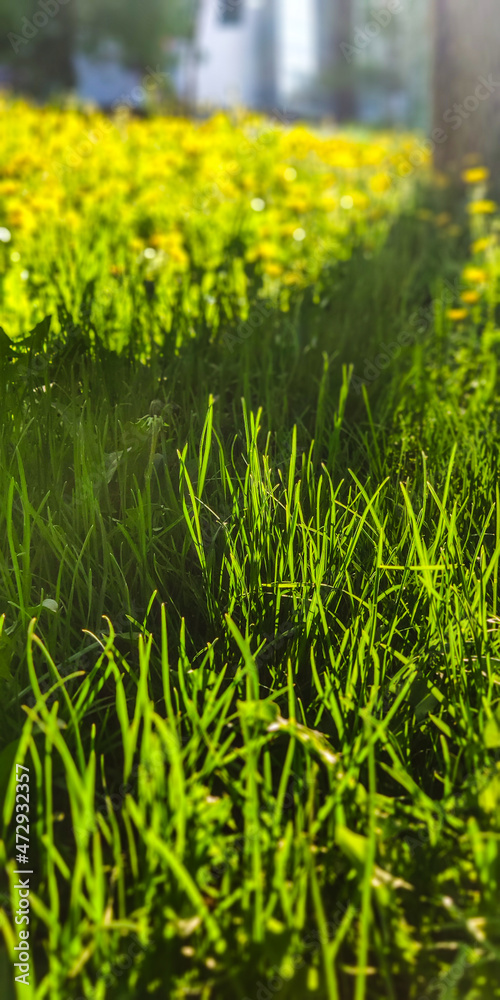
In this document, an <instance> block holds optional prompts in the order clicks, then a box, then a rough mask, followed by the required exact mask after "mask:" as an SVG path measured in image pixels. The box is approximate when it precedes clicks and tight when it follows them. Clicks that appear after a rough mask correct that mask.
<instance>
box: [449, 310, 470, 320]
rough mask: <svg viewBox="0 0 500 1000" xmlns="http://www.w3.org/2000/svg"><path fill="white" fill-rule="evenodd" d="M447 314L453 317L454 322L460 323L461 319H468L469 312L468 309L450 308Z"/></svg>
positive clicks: (450, 317)
mask: <svg viewBox="0 0 500 1000" xmlns="http://www.w3.org/2000/svg"><path fill="white" fill-rule="evenodd" d="M446 315H447V317H448V319H451V320H453V321H454V322H456V323H459V322H460V321H461V320H463V319H467V316H468V315H469V313H468V311H467V309H448V312H447V313H446Z"/></svg>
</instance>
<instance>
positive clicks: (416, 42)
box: [0, 0, 432, 128]
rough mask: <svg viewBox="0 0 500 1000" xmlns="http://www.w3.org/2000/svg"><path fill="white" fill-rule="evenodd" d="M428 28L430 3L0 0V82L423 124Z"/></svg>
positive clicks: (107, 100) (86, 94)
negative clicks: (151, 77) (152, 79)
mask: <svg viewBox="0 0 500 1000" xmlns="http://www.w3.org/2000/svg"><path fill="white" fill-rule="evenodd" d="M431 34H432V33H431V27H430V2H429V0H385V2H383V3H378V4H377V6H376V7H374V5H373V4H371V3H369V2H368V0H142V2H141V3H137V2H136V0H0V85H3V86H9V87H10V88H13V89H15V90H17V91H20V92H23V93H26V94H30V95H31V96H32V97H35V98H36V99H40V100H44V99H46V98H47V97H49V96H52V97H55V96H59V95H61V94H63V93H65V92H71V93H73V94H75V95H77V96H78V97H79V98H81V99H82V100H85V101H93V102H95V103H96V104H98V105H100V106H102V107H104V108H107V107H111V106H112V105H113V104H114V103H115V102H117V101H119V100H121V99H123V98H124V96H129V95H131V96H130V102H131V104H132V105H133V106H135V107H138V108H140V107H141V106H142V105H143V104H144V103H145V98H144V97H142V96H141V95H140V93H139V91H138V90H136V91H135V88H138V87H139V86H140V82H141V79H142V78H143V77H144V75H145V73H146V72H148V69H147V67H150V68H151V67H154V68H155V69H158V70H159V71H160V72H165V74H166V75H165V77H164V85H163V88H162V89H163V93H162V95H161V96H162V99H163V101H164V102H170V105H171V110H179V109H188V110H190V111H191V112H193V111H196V112H198V113H202V114H203V113H206V112H207V111H208V110H209V109H211V108H214V107H223V108H231V107H235V106H241V105H245V106H246V107H252V108H257V109H261V110H265V111H276V109H281V110H282V111H283V112H284V113H289V114H291V115H294V116H301V117H304V116H307V117H310V118H312V119H321V118H325V117H326V118H330V117H333V118H335V119H337V120H339V121H345V120H354V119H356V120H359V121H366V122H370V123H373V124H383V125H387V124H391V125H394V124H397V125H405V126H409V127H412V128H414V127H421V128H425V127H426V126H427V125H428V124H429V121H430V94H431ZM134 91H135V96H134Z"/></svg>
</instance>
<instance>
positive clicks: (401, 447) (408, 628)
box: [0, 217, 500, 1000]
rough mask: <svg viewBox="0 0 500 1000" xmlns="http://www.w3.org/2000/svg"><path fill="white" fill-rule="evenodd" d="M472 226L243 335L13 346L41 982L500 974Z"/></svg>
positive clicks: (22, 653)
mask: <svg viewBox="0 0 500 1000" xmlns="http://www.w3.org/2000/svg"><path fill="white" fill-rule="evenodd" d="M445 245H447V244H444V243H443V241H442V239H441V238H440V237H439V236H438V235H433V234H432V232H431V230H430V228H429V227H428V226H427V224H424V223H418V222H417V221H416V220H415V218H414V217H407V218H403V219H401V220H400V222H399V223H398V225H397V226H396V227H395V229H394V231H393V233H392V235H391V237H390V239H389V240H388V242H387V243H386V245H385V246H384V248H383V249H382V250H381V251H380V253H379V254H378V256H377V258H376V259H374V260H372V261H370V260H366V258H365V257H364V256H363V254H362V253H360V254H359V255H358V256H355V257H354V259H353V260H352V261H351V262H350V264H349V267H348V268H347V269H346V270H345V272H344V273H343V272H342V271H341V270H338V269H337V270H335V271H333V272H332V274H331V276H330V279H331V280H330V282H329V283H328V281H327V280H326V278H325V281H324V284H325V288H328V287H329V291H328V293H325V295H324V298H323V299H322V300H321V302H314V301H313V299H312V298H310V299H309V298H308V296H307V294H306V295H305V296H304V298H303V299H302V301H300V302H298V303H297V309H296V311H295V313H294V312H293V311H292V312H291V313H290V314H289V316H288V318H286V317H285V318H284V317H283V315H282V314H279V313H276V314H275V315H274V314H271V315H270V316H269V317H268V319H267V320H266V322H264V323H262V324H261V325H260V326H259V327H257V328H256V329H255V331H254V333H253V334H252V336H250V337H248V338H247V339H246V340H245V342H244V344H243V345H242V346H241V347H240V348H238V350H233V351H231V350H229V349H228V347H227V346H225V345H224V343H223V342H221V341H217V340H214V341H213V342H211V343H208V342H207V344H206V345H205V352H204V353H203V355H202V354H201V352H200V346H199V344H197V343H196V342H195V341H193V342H191V343H186V344H185V345H184V346H183V347H182V349H181V351H180V352H179V354H178V355H177V356H176V357H172V358H170V359H168V361H166V359H165V358H162V357H161V356H155V357H153V358H152V359H151V361H150V363H149V364H148V365H145V364H144V365H139V364H137V363H133V361H132V360H128V359H127V358H126V357H117V356H114V355H112V354H111V353H108V352H106V351H105V350H104V349H103V348H100V347H98V346H96V345H94V348H93V349H92V350H90V351H89V352H87V351H84V350H83V348H82V350H81V352H80V353H78V352H73V353H72V354H71V353H70V352H69V348H68V341H65V340H64V337H62V338H61V341H60V342H59V343H57V344H55V343H54V341H51V339H50V334H49V330H48V327H47V328H40V329H39V330H38V334H37V336H38V337H39V340H38V341H37V346H38V345H39V347H40V349H39V350H37V351H36V352H35V353H36V354H37V356H39V355H42V356H43V358H44V359H45V366H44V367H43V368H42V367H40V370H39V371H38V372H37V371H36V366H34V365H33V364H31V365H30V364H29V363H28V360H27V359H28V358H29V354H28V355H26V350H28V348H26V350H25V352H24V354H23V352H22V351H20V352H18V353H19V354H20V356H19V357H17V356H16V357H13V358H11V359H10V360H9V357H8V352H7V349H6V353H5V355H4V357H3V366H2V372H1V376H0V377H1V378H2V380H3V382H2V389H3V391H2V396H1V407H2V423H1V431H0V477H1V481H0V496H1V497H2V502H1V504H0V538H1V539H2V541H1V544H0V580H1V592H2V595H3V601H4V608H3V609H2V610H4V611H5V617H4V619H3V627H2V632H1V636H0V667H1V672H2V676H3V698H2V705H1V709H0V711H1V716H2V726H1V732H2V746H3V749H2V755H1V756H0V783H3V790H4V810H3V841H2V845H1V850H2V861H3V865H4V871H5V875H6V881H5V895H4V906H3V907H2V909H1V910H0V919H1V922H2V929H3V934H4V939H5V943H6V949H5V952H4V953H3V959H2V961H3V966H2V968H3V969H6V968H7V966H8V963H9V961H10V960H11V959H12V955H13V951H12V948H13V944H14V926H15V925H14V924H13V913H12V905H13V904H15V901H16V897H15V893H14V891H13V889H12V886H13V884H14V881H15V876H14V875H13V869H14V862H13V860H12V858H13V852H14V847H13V843H14V839H13V822H12V814H13V806H14V798H13V794H14V785H13V776H12V759H13V756H15V759H16V760H17V761H18V762H26V763H27V764H28V765H29V767H30V771H31V775H32V778H31V780H32V783H33V785H34V786H35V787H36V794H35V796H34V805H33V807H32V814H31V823H32V827H31V850H32V860H33V865H32V867H33V868H34V870H35V871H36V873H37V874H36V888H35V891H34V894H33V896H32V918H33V924H32V926H33V933H34V954H35V961H34V966H35V969H36V973H35V975H34V977H33V981H34V985H33V987H32V990H31V995H32V996H33V997H37V998H42V997H50V998H51V1000H52V998H53V1000H70V998H74V1000H77V998H80V997H87V998H92V1000H105V998H110V1000H122V998H128V997H132V996H134V997H141V998H142V997H147V996H152V997H166V996H168V997H169V998H172V1000H176V998H179V1000H180V998H181V997H189V996H193V997H202V998H203V1000H208V998H210V1000H226V998H228V1000H229V998H233V997H240V998H241V1000H243V998H248V1000H254V998H255V1000H264V998H266V1000H268V998H269V997H270V996H277V997H279V998H280V1000H281V998H283V1000H292V998H294V1000H295V998H298V997H311V1000H312V998H315V997H316V998H318V1000H319V998H321V1000H323V998H324V1000H351V998H352V1000H375V998H377V1000H380V998H384V1000H406V998H408V1000H418V998H420V997H431V996H432V995H433V991H435V990H437V989H439V990H440V995H441V996H442V997H443V996H447V997H449V998H451V997H453V996H460V997H466V998H467V1000H486V998H490V997H495V996H500V988H499V985H498V984H499V982H500V935H499V930H500V928H499V924H498V915H497V908H498V907H497V902H498V891H499V886H498V882H499V878H500V851H499V836H500V827H499V819H498V817H499V810H498V806H499V801H500V771H499V751H500V700H499V694H498V688H499V684H500V673H499V670H498V663H499V661H500V655H499V649H500V638H499V629H498V623H499V619H498V607H497V604H498V560H499V557H500V519H499V515H498V476H497V458H496V454H497V445H498V421H497V412H496V411H497V397H498V387H497V365H496V358H497V350H498V338H497V335H496V332H495V331H496V327H495V323H494V317H493V313H492V312H490V313H488V315H487V316H483V314H481V319H479V316H478V318H477V321H473V319H472V318H471V320H470V321H469V322H468V323H467V324H465V325H463V326H461V327H451V325H450V324H451V321H449V320H448V319H447V317H446V312H447V300H446V294H445V286H444V284H443V280H444V279H445V278H446V279H448V278H449V279H451V280H453V278H454V277H455V276H456V275H457V273H459V270H460V268H459V266H458V265H457V263H456V261H455V259H454V256H453V253H452V248H450V250H449V252H448V253H446V252H445V253H443V246H445ZM492 266H493V265H492ZM491 281H492V283H493V284H494V271H493V270H492V272H491ZM495 294H496V293H495V292H494V291H493V292H492V293H491V299H492V306H493V305H494V302H493V299H495ZM431 301H432V302H433V305H432V314H433V319H432V322H429V323H427V324H424V327H425V328H424V330H423V331H422V332H421V334H420V335H419V337H418V339H417V341H416V343H414V345H413V346H410V347H407V348H406V349H405V350H403V351H402V352H401V353H400V355H399V356H398V357H397V358H395V360H394V361H393V362H392V363H391V365H389V366H388V367H387V368H386V369H385V370H384V371H383V372H381V373H380V375H379V377H378V378H377V379H376V380H374V381H373V383H372V384H371V385H370V386H366V385H365V386H364V388H363V389H362V391H360V392H356V391H353V389H352V385H351V388H349V385H350V381H351V380H352V377H353V375H359V377H360V378H361V379H363V378H364V370H365V363H366V362H367V361H370V360H371V359H374V358H376V357H377V356H378V354H379V353H380V350H381V349H382V347H383V345H384V344H387V343H388V342H390V341H391V340H392V339H393V338H394V337H395V336H396V335H397V333H398V332H399V331H400V329H401V328H402V327H403V326H404V325H405V324H406V323H407V322H408V320H409V317H410V316H411V314H412V313H413V312H414V311H415V310H418V309H420V308H422V307H425V306H426V305H429V303H430V302H431ZM495 302H496V299H495ZM440 303H442V305H441V306H440ZM84 332H85V331H84V328H83V327H82V330H81V336H82V337H83V336H84ZM73 343H74V341H73ZM8 350H11V348H8ZM65 352H66V353H65ZM23 366H24V367H23ZM21 376H23V377H21ZM47 601H48V602H49V603H45V604H44V602H47ZM103 616H105V617H104V618H103ZM9 883H10V887H11V888H10V889H9ZM5 975H7V974H6V973H5ZM9 989H11V988H10V986H9ZM6 995H7V996H9V993H8V992H7V994H6ZM10 995H13V994H10ZM24 995H26V994H24Z"/></svg>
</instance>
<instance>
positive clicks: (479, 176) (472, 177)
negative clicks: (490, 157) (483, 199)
mask: <svg viewBox="0 0 500 1000" xmlns="http://www.w3.org/2000/svg"><path fill="white" fill-rule="evenodd" d="M489 178H490V171H489V170H488V167H471V169H470V170H464V172H463V174H462V180H463V181H465V183H466V184H481V183H482V182H483V181H487V180H489Z"/></svg>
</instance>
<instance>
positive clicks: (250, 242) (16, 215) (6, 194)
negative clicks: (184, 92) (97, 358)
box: [0, 97, 414, 348]
mask: <svg viewBox="0 0 500 1000" xmlns="http://www.w3.org/2000/svg"><path fill="white" fill-rule="evenodd" d="M0 122H1V127H2V140H1V142H0V239H1V241H2V243H3V246H1V247H0V276H1V280H2V300H3V301H2V317H3V319H2V322H3V325H4V328H5V330H6V332H7V333H8V334H9V335H11V336H14V337H16V336H18V335H19V334H20V333H21V332H22V331H23V330H24V331H26V329H30V328H31V327H33V326H34V325H35V324H36V323H37V322H39V321H40V320H41V319H43V317H44V316H46V315H47V314H49V313H52V314H53V315H54V329H55V328H56V319H55V317H56V315H57V307H58V305H59V304H60V302H61V300H62V301H63V302H64V305H65V307H66V308H67V309H68V311H69V312H70V313H71V314H73V315H75V314H76V315H78V313H79V309H80V307H81V304H82V299H83V297H84V293H85V288H87V289H88V288H90V287H91V288H92V300H93V304H92V321H93V323H94V325H95V327H96V329H98V330H99V333H100V335H102V336H103V337H104V338H105V340H106V343H107V344H109V345H110V346H113V347H118V348H120V347H121V346H122V345H123V343H124V342H126V341H127V339H128V337H129V335H130V328H131V325H132V314H133V313H134V314H135V316H137V315H140V316H142V322H143V323H147V324H148V326H149V327H151V326H152V329H149V330H148V336H156V337H160V338H161V331H165V330H167V331H170V330H171V329H172V326H173V325H174V324H175V327H176V336H177V342H180V341H181V340H182V338H184V337H186V336H188V337H189V336H194V335H195V331H196V326H197V324H198V323H204V324H206V325H207V326H208V328H209V329H210V330H211V331H217V330H218V329H220V328H221V327H224V326H226V327H227V326H230V325H231V324H233V325H234V322H235V319H236V320H237V319H245V318H246V317H247V315H248V310H249V302H250V301H251V300H252V299H255V298H256V297H258V298H265V299H268V300H271V301H272V302H275V303H278V304H279V306H280V308H281V309H284V310H286V309H287V308H288V307H289V303H290V299H291V296H292V295H293V292H294V291H296V290H301V289H304V288H305V287H307V286H311V285H315V284H316V283H318V281H319V279H320V276H321V273H322V269H323V267H324V265H325V262H328V261H331V260H335V259H337V260H346V259H348V258H349V256H350V254H351V252H352V249H353V247H355V246H359V245H362V246H363V247H364V248H365V249H366V251H367V252H370V251H373V250H374V249H375V247H376V246H377V245H378V243H379V241H380V238H381V237H382V236H383V235H384V233H385V232H386V231H387V228H388V226H389V224H390V223H391V221H392V220H393V219H394V217H395V216H396V215H397V214H398V213H399V212H400V211H401V209H402V207H403V205H404V204H405V201H406V200H407V198H408V195H409V191H410V190H411V188H410V182H405V180H404V178H401V177H398V175H397V164H398V163H399V161H400V160H402V159H404V158H405V156H407V155H408V153H409V152H411V150H412V148H413V142H414V140H413V138H412V137H411V136H394V135H389V134H388V135H378V136H377V138H376V140H374V139H373V138H372V137H370V136H367V135H364V136H362V135H360V136H356V135H344V134H335V135H326V134H321V133H320V132H314V130H309V129H306V128H305V127H302V126H296V127H292V128H290V127H289V128H285V127H283V126H280V125H279V124H277V123H275V122H273V123H269V122H266V121H263V120H260V119H258V118H256V117H251V116H242V117H241V119H240V120H238V121H237V122H236V123H235V122H234V121H232V120H230V119H229V118H228V117H225V116H223V115H219V116H217V117H214V118H211V119H210V120H208V121H205V122H193V121H189V120H187V119H179V118H171V119H164V118H156V119H153V120H149V121H140V120H134V119H130V118H126V117H124V116H123V115H121V116H117V117H115V118H114V119H111V120H108V119H106V118H105V117H104V116H103V115H100V114H97V113H95V112H90V111H89V112H88V113H83V112H80V111H69V110H67V111H64V112H61V111H58V110H55V109H50V108H44V109H40V108H34V107H30V106H28V105H26V104H24V103H22V102H18V101H12V100H10V99H8V98H6V97H4V98H2V99H1V102H0ZM153 289H154V309H153V315H151V309H149V308H148V302H149V300H150V297H151V292H152V290H153ZM148 292H149V296H148ZM144 311H146V314H147V319H146V318H145V317H144V316H143V313H144Z"/></svg>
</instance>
